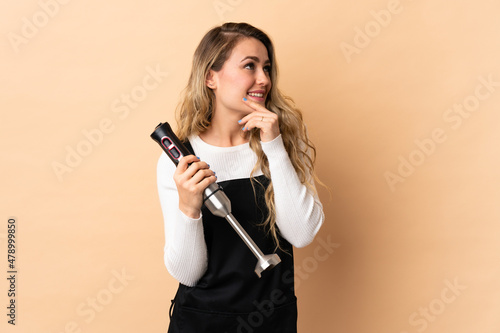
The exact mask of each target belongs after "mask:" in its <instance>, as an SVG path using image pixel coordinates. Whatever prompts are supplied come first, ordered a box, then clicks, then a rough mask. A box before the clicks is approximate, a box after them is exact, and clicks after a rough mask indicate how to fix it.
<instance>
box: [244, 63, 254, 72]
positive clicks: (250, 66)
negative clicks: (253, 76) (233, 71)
mask: <svg viewBox="0 0 500 333" xmlns="http://www.w3.org/2000/svg"><path fill="white" fill-rule="evenodd" d="M245 68H248V69H250V70H254V69H255V64H254V63H253V62H249V63H248V64H246V65H245Z"/></svg>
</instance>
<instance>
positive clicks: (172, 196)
mask: <svg viewBox="0 0 500 333" xmlns="http://www.w3.org/2000/svg"><path fill="white" fill-rule="evenodd" d="M175 172H176V167H175V165H174V164H173V163H172V161H170V159H169V158H168V157H167V155H165V153H163V154H162V155H161V156H160V159H159V160H158V166H157V182H158V195H159V197H160V203H161V208H162V211H163V217H164V224H165V248H164V261H165V266H166V267H167V270H168V271H169V273H170V274H171V275H172V276H173V277H174V278H175V279H176V280H178V281H179V282H180V283H182V284H184V285H187V286H194V285H195V284H196V282H197V281H198V280H199V279H200V278H201V276H202V275H203V274H204V273H205V271H206V268H207V249H206V244H205V239H204V235H203V224H202V216H201V214H199V217H198V218H190V217H188V216H187V215H185V214H184V213H183V212H181V210H180V209H179V192H178V190H177V186H176V183H175V181H174V179H173V175H174V173H175Z"/></svg>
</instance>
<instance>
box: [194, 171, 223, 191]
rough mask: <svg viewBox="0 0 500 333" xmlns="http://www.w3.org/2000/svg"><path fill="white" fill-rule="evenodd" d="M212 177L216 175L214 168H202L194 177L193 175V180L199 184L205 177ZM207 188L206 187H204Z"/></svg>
mask: <svg viewBox="0 0 500 333" xmlns="http://www.w3.org/2000/svg"><path fill="white" fill-rule="evenodd" d="M210 177H215V172H213V171H212V170H210V169H202V170H198V171H197V172H196V173H195V174H194V175H193V177H191V181H192V182H193V183H194V184H196V185H199V184H201V183H202V182H203V180H204V179H205V178H210ZM215 178H217V177H215ZM203 189H205V188H203Z"/></svg>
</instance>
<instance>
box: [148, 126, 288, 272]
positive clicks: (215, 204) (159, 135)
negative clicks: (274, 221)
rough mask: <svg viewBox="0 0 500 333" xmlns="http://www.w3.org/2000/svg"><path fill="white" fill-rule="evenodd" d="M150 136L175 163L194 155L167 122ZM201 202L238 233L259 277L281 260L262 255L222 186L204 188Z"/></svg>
mask: <svg viewBox="0 0 500 333" xmlns="http://www.w3.org/2000/svg"><path fill="white" fill-rule="evenodd" d="M151 138H152V139H153V140H154V141H156V142H157V143H158V144H159V145H160V147H161V148H162V149H163V150H164V151H165V153H166V154H167V156H168V157H170V159H171V160H172V162H174V164H175V165H177V164H179V161H180V159H181V158H182V157H183V156H187V155H194V153H193V152H191V151H189V149H187V147H186V146H184V145H183V144H182V142H181V141H180V140H179V138H177V136H176V135H175V134H174V132H173V131H172V128H171V127H170V125H169V124H168V123H160V124H159V125H158V126H156V128H155V130H154V132H153V133H152V134H151ZM203 204H204V205H205V207H207V208H208V209H209V210H210V211H211V212H212V214H214V215H215V216H219V217H223V218H225V219H226V220H227V221H228V222H229V224H230V225H231V227H233V229H234V230H235V231H236V232H237V233H238V235H239V236H240V237H241V239H242V240H243V242H245V244H246V246H247V247H248V248H249V249H250V251H252V253H253V254H254V255H255V257H257V266H255V273H256V274H257V275H258V276H259V278H260V277H261V273H262V272H263V271H265V270H268V269H272V268H273V267H274V266H276V265H277V264H279V263H280V262H281V259H280V257H279V256H278V255H277V254H275V253H274V254H267V255H264V254H263V253H262V251H261V250H260V249H259V247H258V246H257V245H256V244H255V242H254V241H253V240H252V238H250V236H249V235H248V234H247V232H246V231H245V229H243V228H242V227H241V225H240V224H239V223H238V221H237V220H236V219H235V218H234V216H233V214H231V202H230V201H229V199H228V197H227V196H226V194H225V193H224V191H223V190H222V187H221V186H220V185H219V184H217V183H213V184H211V185H210V186H208V187H207V188H206V189H205V192H204V194H203Z"/></svg>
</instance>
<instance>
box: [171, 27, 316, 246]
mask: <svg viewBox="0 0 500 333" xmlns="http://www.w3.org/2000/svg"><path fill="white" fill-rule="evenodd" d="M243 38H256V39H257V40H259V41H260V42H262V44H264V46H265V47H266V49H267V53H268V56H269V60H270V62H271V71H270V79H271V83H272V85H271V90H270V91H269V94H268V96H267V100H266V108H267V109H268V110H269V111H271V112H274V113H275V114H277V115H278V121H279V128H280V133H281V136H282V139H283V143H284V146H285V149H286V151H287V152H288V156H289V157H290V160H291V162H292V164H293V167H294V168H295V171H296V172H297V175H298V177H299V179H300V181H301V182H302V183H303V184H305V185H306V186H307V187H308V189H310V190H311V191H313V192H314V191H315V188H314V181H317V182H319V183H320V184H321V182H320V181H319V179H317V177H316V175H315V173H314V162H315V159H316V149H315V147H314V145H313V143H312V142H311V141H310V140H309V139H308V137H307V133H306V128H305V125H304V122H303V120H302V113H301V112H300V110H299V109H297V108H296V107H295V105H294V103H293V101H292V99H291V98H289V97H288V96H285V95H284V94H282V93H281V92H280V91H279V89H278V88H277V86H278V85H277V81H278V67H277V64H276V59H275V53H274V47H273V44H272V42H271V40H270V38H269V37H268V36H267V35H266V34H265V33H264V32H262V31H261V30H259V29H257V28H255V27H253V26H251V25H249V24H247V23H224V24H223V25H221V26H218V27H215V28H213V29H211V30H210V31H209V32H208V33H207V34H206V35H205V36H204V37H203V39H202V40H201V42H200V44H199V45H198V47H197V49H196V51H195V53H194V57H193V65H192V70H191V75H190V77H189V81H188V84H187V86H186V88H185V89H184V91H183V95H182V97H181V100H180V102H179V104H178V106H177V112H176V113H177V132H178V133H177V134H178V136H179V138H180V139H181V140H187V139H188V138H189V137H190V136H192V135H198V134H200V133H203V132H204V131H205V130H207V129H208V127H209V126H210V122H211V120H212V115H213V113H214V111H215V110H214V105H215V95H214V93H213V92H212V90H211V89H209V88H208V87H207V85H206V78H207V75H208V73H209V71H210V70H214V71H216V72H217V71H219V70H220V69H221V68H222V66H223V65H224V63H225V61H226V60H227V58H228V57H229V55H230V53H231V51H232V50H233V48H234V47H235V46H236V44H237V43H238V42H239V41H240V40H241V39H243ZM259 131H260V130H259V129H258V128H256V129H254V130H252V131H250V132H249V133H248V136H249V137H248V139H249V144H250V148H251V149H252V150H253V151H254V152H255V153H256V154H257V157H258V160H257V163H256V165H255V166H254V169H253V171H252V175H253V174H254V173H255V171H257V170H258V169H259V168H260V169H261V170H262V173H263V174H264V176H266V177H267V178H268V179H269V180H271V174H270V171H269V162H268V160H267V157H266V155H265V154H264V152H263V151H262V147H261V144H260V134H259ZM251 179H252V184H253V183H254V182H258V181H257V180H256V179H255V178H254V177H253V176H252V177H251ZM259 184H260V183H259ZM261 185H262V184H261ZM314 193H315V192H314ZM265 202H266V206H267V209H268V211H269V214H268V216H267V218H266V220H265V221H264V222H263V223H262V225H263V226H264V227H266V228H267V231H268V232H269V233H270V234H271V235H272V237H273V239H274V241H275V244H276V246H277V247H280V245H279V241H278V230H277V229H278V228H277V227H276V208H275V205H274V190H273V184H272V182H271V181H270V183H269V185H268V186H267V188H266V190H265Z"/></svg>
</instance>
